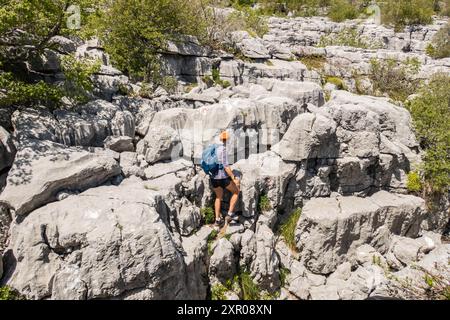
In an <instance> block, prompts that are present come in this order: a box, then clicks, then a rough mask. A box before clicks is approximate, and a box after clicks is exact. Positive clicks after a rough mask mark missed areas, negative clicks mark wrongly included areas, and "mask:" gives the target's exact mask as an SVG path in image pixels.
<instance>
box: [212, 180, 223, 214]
mask: <svg viewBox="0 0 450 320" xmlns="http://www.w3.org/2000/svg"><path fill="white" fill-rule="evenodd" d="M214 193H215V194H216V201H215V202H214V209H215V213H216V221H218V220H220V218H221V216H222V214H221V212H220V207H221V205H222V198H223V189H222V188H220V187H219V188H215V189H214Z"/></svg>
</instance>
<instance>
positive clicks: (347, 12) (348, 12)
mask: <svg viewBox="0 0 450 320" xmlns="http://www.w3.org/2000/svg"><path fill="white" fill-rule="evenodd" d="M358 14H359V12H358V8H357V7H356V6H354V5H353V4H351V3H350V2H348V1H347V0H333V1H332V3H331V7H330V11H329V12H328V17H329V18H330V19H331V20H333V21H335V22H341V21H344V20H347V19H355V18H357V17H358Z"/></svg>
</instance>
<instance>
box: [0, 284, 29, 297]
mask: <svg viewBox="0 0 450 320" xmlns="http://www.w3.org/2000/svg"><path fill="white" fill-rule="evenodd" d="M0 300H25V298H24V297H23V296H21V295H20V294H19V293H18V292H17V291H15V290H14V289H12V288H10V287H7V286H5V287H0Z"/></svg>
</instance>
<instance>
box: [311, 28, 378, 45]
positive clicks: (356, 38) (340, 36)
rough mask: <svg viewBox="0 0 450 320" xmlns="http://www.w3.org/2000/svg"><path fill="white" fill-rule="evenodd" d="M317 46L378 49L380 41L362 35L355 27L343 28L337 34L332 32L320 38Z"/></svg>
mask: <svg viewBox="0 0 450 320" xmlns="http://www.w3.org/2000/svg"><path fill="white" fill-rule="evenodd" d="M317 46H318V47H327V46H347V47H355V48H363V49H380V48H382V47H383V45H382V43H380V42H377V41H373V40H370V41H369V40H368V39H366V38H365V37H362V36H361V35H360V34H359V32H358V30H357V29H356V28H344V29H342V30H341V31H339V32H338V33H337V34H335V33H332V34H329V35H324V36H322V37H321V38H320V41H319V43H318V44H317Z"/></svg>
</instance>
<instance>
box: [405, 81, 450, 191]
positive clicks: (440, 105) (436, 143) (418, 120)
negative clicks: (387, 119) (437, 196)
mask: <svg viewBox="0 0 450 320" xmlns="http://www.w3.org/2000/svg"><path fill="white" fill-rule="evenodd" d="M407 108H408V110H409V111H410V112H411V115H412V118H413V120H414V126H415V129H416V133H417V137H418V139H419V141H420V145H421V147H422V148H423V149H424V150H425V156H424V168H423V170H424V175H425V180H426V182H427V185H428V187H429V188H430V189H431V191H432V192H439V193H440V192H448V190H449V187H450V76H448V75H446V74H437V75H435V76H434V77H433V78H432V79H431V81H430V83H429V84H428V85H424V86H423V88H422V89H421V90H420V92H419V95H418V96H417V98H415V99H413V100H412V101H411V102H410V103H409V104H408V105H407Z"/></svg>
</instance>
